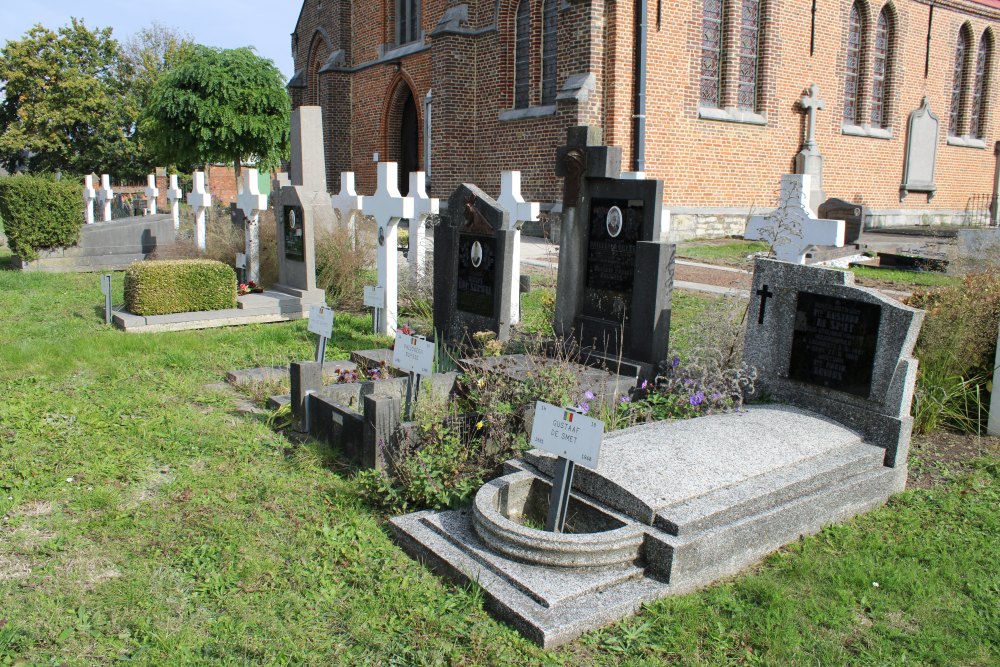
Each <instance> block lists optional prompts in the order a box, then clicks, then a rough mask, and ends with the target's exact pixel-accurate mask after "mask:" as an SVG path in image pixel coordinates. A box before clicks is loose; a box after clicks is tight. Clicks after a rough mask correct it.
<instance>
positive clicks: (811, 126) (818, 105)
mask: <svg viewBox="0 0 1000 667" xmlns="http://www.w3.org/2000/svg"><path fill="white" fill-rule="evenodd" d="M799 106H801V107H802V108H803V109H804V110H805V112H806V113H807V114H808V116H809V117H808V119H807V120H806V143H805V146H804V148H806V149H808V150H813V151H814V150H816V112H817V111H819V110H820V109H824V108H825V107H826V102H824V101H823V100H821V99H820V97H819V86H817V85H816V84H815V83H814V84H813V85H811V86H809V94H808V95H803V96H802V99H801V100H799Z"/></svg>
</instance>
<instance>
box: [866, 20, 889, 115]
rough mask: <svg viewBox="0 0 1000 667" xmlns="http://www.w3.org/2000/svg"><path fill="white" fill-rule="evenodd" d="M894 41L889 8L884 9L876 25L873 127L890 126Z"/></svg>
mask: <svg viewBox="0 0 1000 667" xmlns="http://www.w3.org/2000/svg"><path fill="white" fill-rule="evenodd" d="M891 39H892V24H891V20H890V18H889V8H888V7H883V8H882V11H881V12H879V15H878V21H877V22H876V24H875V49H874V58H873V59H872V115H871V123H872V127H886V126H888V124H889V118H888V116H889V114H888V113H887V108H888V107H887V104H886V91H887V87H888V82H889V43H890V40H891Z"/></svg>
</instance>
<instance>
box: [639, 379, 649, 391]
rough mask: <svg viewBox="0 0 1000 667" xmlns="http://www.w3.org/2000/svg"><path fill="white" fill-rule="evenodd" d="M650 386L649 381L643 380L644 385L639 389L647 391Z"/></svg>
mask: <svg viewBox="0 0 1000 667" xmlns="http://www.w3.org/2000/svg"><path fill="white" fill-rule="evenodd" d="M648 386H649V380H643V381H642V385H640V387H639V389H645V388H646V387H648Z"/></svg>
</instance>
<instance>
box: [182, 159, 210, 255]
mask: <svg viewBox="0 0 1000 667" xmlns="http://www.w3.org/2000/svg"><path fill="white" fill-rule="evenodd" d="M192 178H193V182H192V184H191V192H190V193H189V194H188V196H187V203H188V206H190V207H191V208H193V209H194V242H195V245H197V246H198V249H199V250H201V251H204V250H205V246H206V242H205V211H206V210H207V209H208V208H209V207H210V206H211V205H212V195H211V194H209V193H208V191H207V190H206V189H205V172H203V171H196V172H194V174H192Z"/></svg>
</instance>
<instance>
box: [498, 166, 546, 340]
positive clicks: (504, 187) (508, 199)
mask: <svg viewBox="0 0 1000 667" xmlns="http://www.w3.org/2000/svg"><path fill="white" fill-rule="evenodd" d="M497 204H498V205H499V206H500V208H502V209H504V210H505V211H507V214H508V216H509V221H508V224H509V225H510V229H513V230H514V261H513V263H512V264H513V265H512V266H511V269H510V270H511V278H510V280H511V286H512V287H511V290H510V323H511V324H517V323H518V322H520V321H521V226H520V224H519V223H522V222H534V221H535V220H538V213H539V205H538V203H537V202H526V201H524V197H522V196H521V172H519V171H505V172H502V173H501V174H500V197H499V198H498V199H497Z"/></svg>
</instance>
